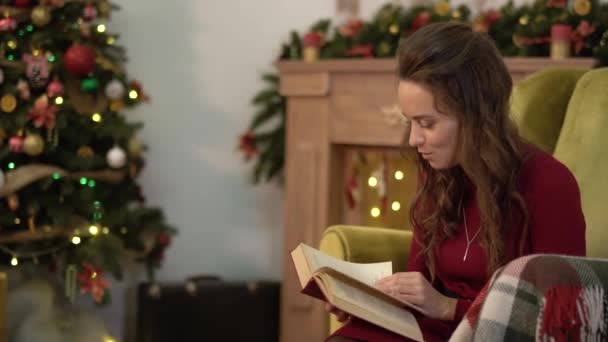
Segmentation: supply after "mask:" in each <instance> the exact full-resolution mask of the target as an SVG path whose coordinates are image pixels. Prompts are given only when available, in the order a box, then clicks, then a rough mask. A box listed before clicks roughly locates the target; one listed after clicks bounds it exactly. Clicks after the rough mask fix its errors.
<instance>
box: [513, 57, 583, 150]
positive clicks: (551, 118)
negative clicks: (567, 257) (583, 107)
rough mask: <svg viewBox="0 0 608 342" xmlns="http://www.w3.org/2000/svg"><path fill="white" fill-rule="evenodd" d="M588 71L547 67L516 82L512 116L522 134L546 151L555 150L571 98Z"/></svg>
mask: <svg viewBox="0 0 608 342" xmlns="http://www.w3.org/2000/svg"><path fill="white" fill-rule="evenodd" d="M586 71H587V70H583V69H545V70H542V71H539V72H537V73H534V74H532V75H530V76H529V77H527V78H526V79H524V80H522V81H520V82H519V83H517V85H516V86H515V87H514V88H513V96H512V97H511V117H512V118H513V120H514V121H515V123H516V124H517V126H518V128H519V132H520V134H521V135H522V136H524V137H525V138H526V139H527V140H529V141H530V142H532V143H534V144H535V145H536V146H538V147H540V148H541V149H543V150H545V151H546V152H549V153H553V150H554V149H555V144H556V143H557V139H558V137H559V132H560V130H561V128H562V123H563V120H564V116H565V115H566V109H567V107H568V101H569V100H570V97H571V96H572V92H573V91H574V87H575V86H576V83H577V82H578V80H579V79H580V78H581V76H583V74H584V73H585V72H586Z"/></svg>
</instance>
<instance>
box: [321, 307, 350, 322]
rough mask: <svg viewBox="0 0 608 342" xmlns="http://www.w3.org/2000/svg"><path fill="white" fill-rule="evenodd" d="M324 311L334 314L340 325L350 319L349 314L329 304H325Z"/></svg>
mask: <svg viewBox="0 0 608 342" xmlns="http://www.w3.org/2000/svg"><path fill="white" fill-rule="evenodd" d="M325 311H327V312H329V313H332V314H334V315H335V316H336V319H337V320H338V322H341V323H344V322H346V321H348V320H349V319H350V315H349V314H347V313H346V312H344V311H342V310H340V309H338V308H337V307H335V306H333V305H331V304H330V303H325Z"/></svg>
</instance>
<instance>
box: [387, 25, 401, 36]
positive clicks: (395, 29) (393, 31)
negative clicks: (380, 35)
mask: <svg viewBox="0 0 608 342" xmlns="http://www.w3.org/2000/svg"><path fill="white" fill-rule="evenodd" d="M388 31H389V32H390V33H391V34H398V33H399V25H397V24H392V25H391V26H390V27H389V28H388Z"/></svg>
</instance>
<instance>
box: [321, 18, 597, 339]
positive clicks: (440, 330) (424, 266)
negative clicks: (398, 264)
mask: <svg viewBox="0 0 608 342" xmlns="http://www.w3.org/2000/svg"><path fill="white" fill-rule="evenodd" d="M398 63H399V79H400V82H399V87H398V97H399V105H400V107H401V109H402V112H403V115H404V116H405V117H406V118H407V121H408V124H409V130H408V136H407V141H408V143H409V145H410V146H411V147H412V148H415V149H416V150H417V152H418V153H417V156H418V158H417V159H418V167H419V171H420V179H419V191H418V193H417V195H416V197H415V199H414V201H413V203H412V206H411V209H410V217H411V220H412V226H413V227H414V240H413V242H412V246H411V249H410V251H411V252H410V253H411V254H410V257H409V260H408V261H409V262H408V267H407V272H400V273H396V274H394V275H392V276H389V277H387V278H385V279H382V280H380V281H379V282H378V284H377V287H378V288H379V289H381V290H382V291H385V292H387V293H390V294H392V295H394V296H397V297H399V298H402V299H404V300H406V301H408V302H410V303H413V304H416V305H418V306H419V307H420V308H422V311H423V313H424V314H423V315H420V317H418V321H419V323H420V326H421V328H422V331H423V335H424V337H425V340H426V341H444V340H447V339H448V338H449V336H450V335H451V334H452V332H453V331H454V329H455V328H456V325H457V324H458V322H459V321H460V320H461V319H462V318H463V316H464V314H465V312H466V311H467V309H468V307H469V305H470V303H471V301H472V300H473V299H474V298H475V297H476V295H477V294H478V293H479V291H480V290H481V289H482V287H483V286H484V284H485V283H486V282H487V281H488V279H489V278H490V276H491V274H492V273H493V272H494V271H495V270H497V269H498V268H499V267H501V266H502V265H504V264H505V263H507V262H508V261H510V260H512V259H514V258H517V257H518V256H522V255H528V254H533V253H558V254H568V255H579V256H584V255H585V221H584V217H583V213H582V209H581V202H580V193H579V189H578V185H577V183H576V180H575V179H574V176H573V175H572V173H571V172H570V171H569V170H568V169H567V168H566V167H565V166H564V165H563V164H561V163H560V162H559V161H557V160H555V159H554V158H553V157H552V156H551V155H549V154H547V153H545V152H543V151H541V150H539V149H537V148H535V147H534V146H531V145H529V144H527V143H526V142H524V141H523V139H522V138H521V137H519V136H518V134H517V131H516V129H515V127H514V125H513V124H512V122H511V120H510V119H509V98H510V95H511V88H512V81H511V77H510V75H509V72H508V70H507V68H506V66H505V64H504V62H503V60H502V57H501V56H500V53H499V52H498V50H497V49H496V47H495V46H494V44H493V42H492V41H491V40H490V39H489V38H488V37H487V36H486V35H485V34H482V33H477V32H473V31H472V29H471V28H470V27H469V26H467V25H464V24H458V23H437V24H431V25H428V26H425V27H423V28H422V29H420V30H418V31H416V32H415V33H414V34H412V35H411V36H409V37H408V38H407V39H406V40H405V41H404V42H403V44H402V47H401V49H400V52H399V55H398ZM327 309H328V310H329V311H332V312H334V313H335V314H337V315H338V318H339V319H341V320H343V321H344V320H348V322H347V324H345V326H344V327H343V328H342V329H340V330H338V331H337V332H336V333H335V334H334V335H333V336H332V337H330V338H329V339H328V340H329V341H352V340H357V341H359V340H362V341H404V340H405V339H404V338H403V337H399V336H397V335H395V334H393V333H391V332H388V331H386V330H383V329H381V328H379V327H376V326H373V325H371V324H369V323H366V322H363V321H360V320H357V319H354V318H353V319H350V318H347V317H346V315H345V314H344V313H343V312H338V311H337V310H335V308H331V307H328V308H327Z"/></svg>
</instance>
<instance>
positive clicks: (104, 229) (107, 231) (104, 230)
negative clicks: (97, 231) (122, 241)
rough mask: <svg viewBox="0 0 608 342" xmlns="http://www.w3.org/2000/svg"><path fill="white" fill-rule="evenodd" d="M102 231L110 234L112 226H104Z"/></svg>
mask: <svg viewBox="0 0 608 342" xmlns="http://www.w3.org/2000/svg"><path fill="white" fill-rule="evenodd" d="M101 232H102V233H104V234H110V228H108V227H103V229H101Z"/></svg>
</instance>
